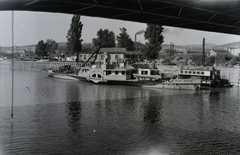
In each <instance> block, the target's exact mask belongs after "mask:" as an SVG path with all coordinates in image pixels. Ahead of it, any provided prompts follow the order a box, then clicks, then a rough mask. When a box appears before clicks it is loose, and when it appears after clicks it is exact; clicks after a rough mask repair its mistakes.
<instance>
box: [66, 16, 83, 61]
mask: <svg viewBox="0 0 240 155" xmlns="http://www.w3.org/2000/svg"><path fill="white" fill-rule="evenodd" d="M80 17H81V16H80V15H74V16H73V17H72V23H71V25H70V29H69V30H68V34H67V54H70V55H72V54H75V53H77V61H78V60H79V52H80V51H81V50H82V41H83V40H82V39H81V37H82V27H83V24H82V22H81V21H80Z"/></svg>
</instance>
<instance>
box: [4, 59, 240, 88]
mask: <svg viewBox="0 0 240 155" xmlns="http://www.w3.org/2000/svg"><path fill="white" fill-rule="evenodd" d="M0 64H5V65H7V64H9V69H11V68H12V63H11V61H0ZM66 65H70V66H73V67H75V68H76V69H77V68H79V67H80V65H79V64H77V62H70V61H69V62H36V61H14V70H25V71H44V72H47V70H48V69H49V68H51V69H54V70H57V69H59V67H63V66H66ZM156 66H157V68H158V69H159V70H160V71H161V72H162V73H169V72H172V73H173V72H176V70H178V66H176V65H163V64H156ZM216 68H217V69H219V70H220V71H221V78H223V79H228V80H229V81H230V82H231V83H232V84H234V85H235V86H239V84H240V69H239V68H235V67H226V66H217V67H216Z"/></svg>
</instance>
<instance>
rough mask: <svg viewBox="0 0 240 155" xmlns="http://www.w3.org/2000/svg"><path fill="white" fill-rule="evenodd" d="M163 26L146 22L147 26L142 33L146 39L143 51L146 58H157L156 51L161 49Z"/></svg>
mask: <svg viewBox="0 0 240 155" xmlns="http://www.w3.org/2000/svg"><path fill="white" fill-rule="evenodd" d="M162 32H163V27H162V26H161V25H155V24H147V28H146V31H145V34H144V37H145V39H146V40H148V43H147V44H146V45H147V50H146V51H145V57H146V58H148V59H157V58H158V53H159V51H160V50H161V48H162V47H161V45H162V43H163V39H164V37H163V35H162Z"/></svg>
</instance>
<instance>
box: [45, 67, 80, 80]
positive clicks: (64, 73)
mask: <svg viewBox="0 0 240 155" xmlns="http://www.w3.org/2000/svg"><path fill="white" fill-rule="evenodd" d="M70 68H71V66H69V65H66V66H63V67H60V68H59V70H52V69H49V70H48V76H49V77H54V78H58V79H64V80H74V81H78V79H77V78H74V77H73V75H74V74H73V72H72V71H71V70H70Z"/></svg>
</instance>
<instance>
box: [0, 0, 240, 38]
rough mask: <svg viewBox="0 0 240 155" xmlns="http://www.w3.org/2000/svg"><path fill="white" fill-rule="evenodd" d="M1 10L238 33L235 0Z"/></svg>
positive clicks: (83, 0) (27, 1)
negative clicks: (54, 13) (101, 18)
mask: <svg viewBox="0 0 240 155" xmlns="http://www.w3.org/2000/svg"><path fill="white" fill-rule="evenodd" d="M1 10H18V11H19V10H23V11H42V12H57V13H67V14H80V15H84V16H92V17H103V18H109V19H120V20H125V21H135V22H140V23H152V24H159V25H165V26H173V27H179V28H188V29H195V30H203V31H211V32H220V33H227V34H236V35H239V34H240V16H239V15H240V1H239V0H0V11H1Z"/></svg>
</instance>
